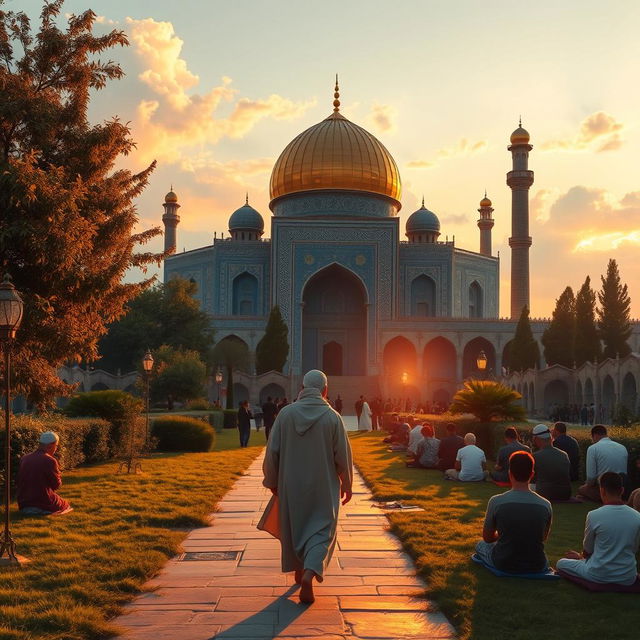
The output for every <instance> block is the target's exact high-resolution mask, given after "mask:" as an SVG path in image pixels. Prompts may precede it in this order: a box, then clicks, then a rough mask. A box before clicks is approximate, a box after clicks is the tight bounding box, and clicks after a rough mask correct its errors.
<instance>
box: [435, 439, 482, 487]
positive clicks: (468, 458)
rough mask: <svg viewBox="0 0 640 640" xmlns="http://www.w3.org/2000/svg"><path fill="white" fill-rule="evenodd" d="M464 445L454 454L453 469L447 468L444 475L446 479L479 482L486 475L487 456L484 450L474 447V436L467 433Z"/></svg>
mask: <svg viewBox="0 0 640 640" xmlns="http://www.w3.org/2000/svg"><path fill="white" fill-rule="evenodd" d="M464 443H465V446H464V447H462V449H460V450H459V451H458V453H457V454H456V464H455V469H447V470H446V471H445V472H444V477H445V478H446V479H447V480H460V481H461V482H479V481H481V480H485V479H486V477H487V458H486V457H485V455H484V451H483V450H482V449H480V448H478V447H476V437H475V435H474V434H473V433H467V435H466V436H465V437H464Z"/></svg>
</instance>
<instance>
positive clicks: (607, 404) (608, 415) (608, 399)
mask: <svg viewBox="0 0 640 640" xmlns="http://www.w3.org/2000/svg"><path fill="white" fill-rule="evenodd" d="M615 403H616V388H615V385H614V383H613V378H612V377H611V376H610V375H606V376H605V377H604V380H603V381H602V416H601V418H602V420H603V421H604V422H606V423H607V424H610V423H611V419H612V417H613V409H614V407H615Z"/></svg>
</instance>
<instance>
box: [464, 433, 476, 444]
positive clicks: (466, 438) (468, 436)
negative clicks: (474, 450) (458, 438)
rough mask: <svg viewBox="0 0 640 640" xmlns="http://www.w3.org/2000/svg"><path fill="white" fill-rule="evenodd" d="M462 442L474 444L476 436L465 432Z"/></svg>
mask: <svg viewBox="0 0 640 640" xmlns="http://www.w3.org/2000/svg"><path fill="white" fill-rule="evenodd" d="M464 443H465V444H475V443H476V436H475V434H473V433H467V434H465V436H464Z"/></svg>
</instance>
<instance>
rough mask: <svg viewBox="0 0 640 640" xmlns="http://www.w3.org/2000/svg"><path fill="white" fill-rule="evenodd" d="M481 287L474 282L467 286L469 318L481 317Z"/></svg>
mask: <svg viewBox="0 0 640 640" xmlns="http://www.w3.org/2000/svg"><path fill="white" fill-rule="evenodd" d="M482 303H483V301H482V287H481V286H480V285H479V284H478V283H477V282H476V281H475V280H474V281H473V282H472V283H471V285H470V286H469V317H470V318H482V317H483V308H482V306H483V304H482Z"/></svg>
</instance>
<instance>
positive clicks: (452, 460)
mask: <svg viewBox="0 0 640 640" xmlns="http://www.w3.org/2000/svg"><path fill="white" fill-rule="evenodd" d="M445 429H446V430H447V435H446V436H445V437H444V438H442V440H440V446H439V447H438V458H439V460H440V462H439V463H438V469H440V471H446V470H447V469H453V468H454V467H455V466H456V456H457V455H458V451H460V449H462V447H464V440H463V439H462V438H461V437H460V436H459V435H458V434H457V433H456V425H455V424H454V423H453V422H447V424H446V426H445Z"/></svg>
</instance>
